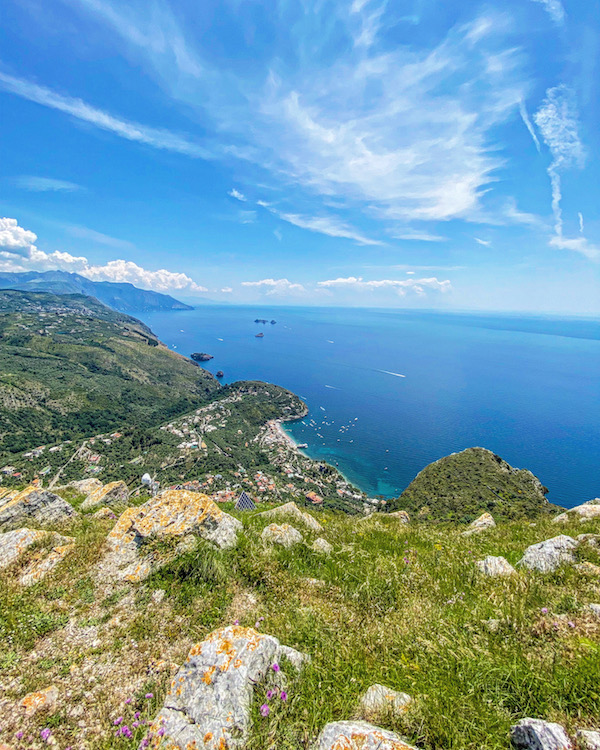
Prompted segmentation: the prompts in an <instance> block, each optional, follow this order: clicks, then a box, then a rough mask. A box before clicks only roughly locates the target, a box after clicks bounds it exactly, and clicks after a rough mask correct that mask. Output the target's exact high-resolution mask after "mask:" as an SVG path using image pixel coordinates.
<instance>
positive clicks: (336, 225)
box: [257, 201, 385, 245]
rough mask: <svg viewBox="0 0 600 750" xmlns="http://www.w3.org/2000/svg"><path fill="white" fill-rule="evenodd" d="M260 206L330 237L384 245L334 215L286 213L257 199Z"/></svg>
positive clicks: (282, 217)
mask: <svg viewBox="0 0 600 750" xmlns="http://www.w3.org/2000/svg"><path fill="white" fill-rule="evenodd" d="M257 203H258V205H259V206H262V207H263V208H266V209H267V210H269V211H271V213H273V214H275V216H277V217H279V218H280V219H282V221H287V222H288V223H289V224H293V225H294V226H296V227H300V228H301V229H307V230H308V231H310V232H318V233H319V234H326V235H327V236H329V237H342V238H343V239H347V240H352V241H353V242H356V243H357V244H359V245H384V244H385V243H384V242H381V241H380V240H375V239H372V238H371V237H367V236H366V235H364V234H363V233H362V232H360V231H359V230H357V229H355V228H354V227H352V226H350V225H349V224H346V223H345V222H343V221H342V220H341V219H338V218H336V217H333V216H302V215H300V214H292V213H286V212H285V211H279V210H277V209H276V208H273V206H271V205H270V204H268V203H265V202H264V201H257Z"/></svg>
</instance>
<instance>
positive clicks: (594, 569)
mask: <svg viewBox="0 0 600 750" xmlns="http://www.w3.org/2000/svg"><path fill="white" fill-rule="evenodd" d="M575 569H576V570H578V571H579V572H580V573H583V574H584V575H588V576H600V565H594V563H592V562H589V560H585V561H584V562H582V563H578V564H577V565H575Z"/></svg>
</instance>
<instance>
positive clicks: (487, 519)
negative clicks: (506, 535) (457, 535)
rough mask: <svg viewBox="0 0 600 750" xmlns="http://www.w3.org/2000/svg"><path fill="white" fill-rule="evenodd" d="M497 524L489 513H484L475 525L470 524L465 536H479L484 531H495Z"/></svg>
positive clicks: (464, 532) (474, 522) (464, 533)
mask: <svg viewBox="0 0 600 750" xmlns="http://www.w3.org/2000/svg"><path fill="white" fill-rule="evenodd" d="M495 525H496V522H495V521H494V519H493V518H492V516H491V515H490V514H489V513H482V514H481V515H480V516H479V518H476V519H475V520H474V521H473V523H471V524H469V526H468V528H467V530H466V531H463V533H462V535H463V536H471V534H479V533H480V532H482V531H487V530H488V529H493V528H494V526H495Z"/></svg>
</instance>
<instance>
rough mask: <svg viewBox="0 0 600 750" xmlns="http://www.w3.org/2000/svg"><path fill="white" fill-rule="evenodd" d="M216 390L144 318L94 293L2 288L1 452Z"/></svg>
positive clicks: (188, 405) (140, 417) (138, 420)
mask: <svg viewBox="0 0 600 750" xmlns="http://www.w3.org/2000/svg"><path fill="white" fill-rule="evenodd" d="M219 388H220V386H219V385H218V383H217V382H216V381H215V380H214V378H213V377H212V376H211V375H210V374H209V373H207V372H205V371H204V370H202V369H200V368H198V367H197V366H195V365H194V364H193V363H192V362H190V361H189V360H187V359H185V358H184V357H181V356H180V355H178V354H175V353H174V352H171V351H170V350H169V349H167V347H166V346H164V345H163V344H162V343H161V342H160V341H159V340H158V339H157V338H156V336H154V334H153V333H152V332H151V331H150V329H149V328H147V327H146V326H145V325H143V324H142V323H141V322H140V321H138V320H136V319H135V318H131V317H129V316H128V315H124V314H121V313H117V312H114V311H113V310H110V309H109V308H108V307H106V306H104V305H103V304H101V303H99V302H97V301H96V300H94V299H92V298H90V297H83V296H80V295H68V296H57V295H52V294H42V293H32V292H18V291H0V457H1V456H4V458H7V454H11V453H17V452H19V451H23V450H26V449H28V448H32V447H34V446H37V445H40V444H44V443H49V442H50V443H57V442H59V441H60V440H62V439H66V438H68V439H77V438H79V437H82V436H88V435H93V434H96V433H98V432H103V431H106V430H110V429H114V428H116V427H118V426H121V425H122V424H124V423H127V424H128V425H132V426H142V425H153V424H157V423H159V422H161V421H164V420H167V419H169V418H170V417H172V416H176V415H179V414H182V413H183V412H185V411H189V410H190V409H192V408H194V407H195V406H197V405H199V404H201V403H205V402H206V401H207V399H209V398H210V397H211V396H212V394H214V393H216V392H217V391H218V390H219Z"/></svg>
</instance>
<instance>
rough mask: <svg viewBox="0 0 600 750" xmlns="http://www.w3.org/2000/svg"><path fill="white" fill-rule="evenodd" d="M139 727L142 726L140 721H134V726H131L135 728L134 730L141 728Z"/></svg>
mask: <svg viewBox="0 0 600 750" xmlns="http://www.w3.org/2000/svg"><path fill="white" fill-rule="evenodd" d="M139 725H140V722H139V721H134V722H133V724H132V725H131V726H132V727H133V728H134V729H137V728H138V727H139Z"/></svg>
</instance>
